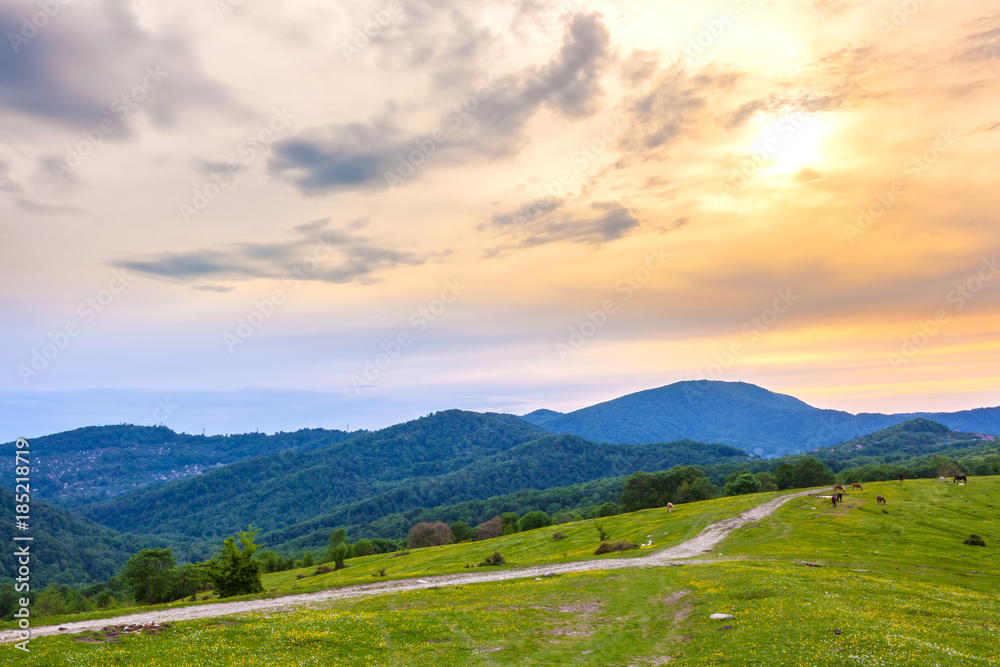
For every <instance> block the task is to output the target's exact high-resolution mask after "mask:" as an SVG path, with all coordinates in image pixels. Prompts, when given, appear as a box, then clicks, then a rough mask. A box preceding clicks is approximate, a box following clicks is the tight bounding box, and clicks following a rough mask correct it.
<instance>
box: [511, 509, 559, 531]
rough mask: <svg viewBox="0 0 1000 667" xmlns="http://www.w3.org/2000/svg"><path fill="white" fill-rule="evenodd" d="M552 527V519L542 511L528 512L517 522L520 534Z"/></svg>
mask: <svg viewBox="0 0 1000 667" xmlns="http://www.w3.org/2000/svg"><path fill="white" fill-rule="evenodd" d="M551 525H552V519H550V518H549V515H548V514H546V513H545V512H543V511H541V510H536V511H534V512H528V513H527V514H525V515H524V516H522V517H521V519H520V520H519V521H518V522H517V529H518V531H520V532H524V531H526V530H534V529H535V528H546V527H547V526H551Z"/></svg>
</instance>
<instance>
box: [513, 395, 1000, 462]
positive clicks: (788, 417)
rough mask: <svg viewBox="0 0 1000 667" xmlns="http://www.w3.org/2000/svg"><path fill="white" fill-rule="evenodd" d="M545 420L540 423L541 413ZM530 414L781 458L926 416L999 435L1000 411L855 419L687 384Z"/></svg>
mask: <svg viewBox="0 0 1000 667" xmlns="http://www.w3.org/2000/svg"><path fill="white" fill-rule="evenodd" d="M540 412H541V413H542V414H543V415H544V416H543V417H542V418H541V419H539V418H538V415H539V413H540ZM549 417H550V415H548V414H547V413H545V412H544V411H536V412H534V413H531V415H525V418H526V419H529V420H530V421H533V422H535V423H539V424H541V425H542V427H543V428H545V429H548V430H549V431H551V432H553V433H572V434H574V435H578V436H580V437H582V438H587V439H590V440H597V441H600V442H617V443H639V442H665V441H669V440H676V439H678V438H692V439H694V440H700V441H704V442H719V443H724V444H729V445H734V446H737V447H742V448H744V449H746V450H748V451H751V452H753V453H755V454H760V455H762V456H779V455H783V454H793V453H796V452H803V451H808V450H811V449H816V448H821V447H830V446H832V445H836V444H837V443H840V442H843V441H845V440H849V439H851V438H855V437H858V436H862V435H865V434H868V433H872V432H874V431H878V430H879V429H883V428H887V427H889V426H892V425H894V424H899V423H901V422H904V421H907V420H910V419H913V418H915V417H925V418H927V419H933V420H935V421H938V422H941V423H942V424H945V425H946V426H948V427H949V428H954V429H958V430H962V431H981V432H984V433H990V434H996V433H1000V408H983V409H978V410H968V411H965V412H956V413H912V414H896V415H884V414H870V413H863V414H858V415H853V414H851V413H849V412H841V411H838V410H821V409H819V408H814V407H812V406H811V405H808V404H807V403H804V402H802V401H800V400H799V399H797V398H794V397H792V396H787V395H784V394H777V393H774V392H772V391H768V390H767V389H764V388H763V387H758V386H756V385H753V384H748V383H745V382H714V381H708V380H699V381H685V382H677V383H675V384H671V385H667V386H665V387H660V388H658V389H650V390H647V391H640V392H637V393H634V394H629V395H627V396H622V397H621V398H616V399H614V400H612V401H607V402H605V403H599V404H597V405H593V406H590V407H586V408H582V409H580V410H576V411H575V412H570V413H567V414H564V415H560V416H554V417H551V418H549Z"/></svg>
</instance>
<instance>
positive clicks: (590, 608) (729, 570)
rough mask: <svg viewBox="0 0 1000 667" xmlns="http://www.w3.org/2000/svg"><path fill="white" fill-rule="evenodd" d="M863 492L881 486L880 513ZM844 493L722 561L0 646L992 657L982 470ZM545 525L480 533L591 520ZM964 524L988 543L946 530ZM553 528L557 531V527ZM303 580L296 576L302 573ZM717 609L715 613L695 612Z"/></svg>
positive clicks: (454, 566) (159, 657)
mask: <svg viewBox="0 0 1000 667" xmlns="http://www.w3.org/2000/svg"><path fill="white" fill-rule="evenodd" d="M876 494H882V495H884V496H885V497H886V499H887V500H888V504H887V505H886V506H885V507H884V509H885V510H886V511H885V512H883V511H882V510H883V508H882V507H879V506H876V504H875V495H876ZM773 495H774V494H760V495H758V496H743V497H739V498H729V499H720V500H717V501H710V502H708V503H699V504H693V505H687V506H683V507H678V508H677V510H675V512H674V514H673V517H666V516H661V515H665V513H663V512H660V511H657V510H653V511H646V512H641V513H635V514H632V515H625V516H622V517H616V518H615V519H609V520H608V521H607V525H606V529H607V530H608V532H609V533H610V534H611V537H612V538H614V539H637V538H638V537H640V534H641V536H642V537H644V536H645V535H647V534H653V535H654V536H655V535H656V533H655V532H653V529H652V528H651V527H652V526H660V527H662V528H663V530H660V531H659V532H660V533H661V535H660V537H661V538H663V540H664V541H663V542H657V541H654V547H655V546H667V545H668V543H676V542H677V541H680V540H682V539H683V538H684V536H685V535H687V534H689V533H690V532H692V531H696V530H697V527H698V526H700V525H704V522H705V521H706V520H707V518H706V517H707V516H708V514H709V513H711V512H715V513H716V514H717V516H716V520H717V519H718V518H722V516H723V515H726V514H729V515H731V514H735V513H736V512H738V511H739V508H744V507H749V506H753V505H757V504H760V503H761V502H764V501H765V500H766V499H768V498H769V497H772V496H773ZM846 500H847V502H846V503H844V505H842V506H841V507H838V508H837V509H836V510H834V509H832V508H831V507H830V505H829V501H819V500H814V499H813V498H811V497H806V498H802V499H795V500H792V501H791V502H789V503H788V504H786V505H784V506H783V507H781V508H780V509H779V510H778V511H776V512H775V513H774V514H773V515H772V516H771V517H768V518H767V519H765V520H763V521H761V522H759V523H757V524H752V525H749V526H747V527H745V528H743V529H741V530H738V531H736V532H734V533H733V534H732V535H730V537H729V538H728V539H727V540H725V541H724V542H722V543H721V544H720V545H719V548H718V549H717V551H719V552H721V553H722V554H723V557H726V558H730V559H731V560H728V561H725V562H719V563H714V564H705V565H690V566H684V567H668V568H653V569H644V568H636V569H625V570H614V571H607V572H592V573H579V574H567V575H559V576H556V577H553V578H551V579H543V580H541V581H536V580H534V579H527V580H515V581H507V582H498V583H486V584H474V585H468V586H461V587H455V588H440V589H430V590H422V591H413V592H406V593H398V594H392V595H383V596H378V597H371V598H364V599H353V600H348V601H339V602H331V603H324V604H323V605H321V606H317V607H314V608H308V609H301V610H295V611H281V612H268V613H267V614H247V615H243V616H237V617H231V618H225V619H207V620H201V621H191V622H182V623H178V624H176V625H175V626H174V627H172V628H169V629H167V630H166V631H164V632H163V633H161V634H160V635H158V636H155V637H126V638H124V639H122V640H121V641H120V642H118V643H99V644H85V643H76V642H73V641H72V638H71V637H51V638H48V637H46V638H39V639H36V640H33V641H32V644H31V647H32V653H31V655H30V656H29V657H27V659H26V657H25V655H24V654H23V653H21V652H18V651H15V650H14V649H13V647H12V646H10V645H7V646H3V647H2V648H0V664H35V665H45V666H49V665H51V666H52V667H61V666H64V665H65V666H67V667H68V666H70V665H72V666H74V667H75V666H79V665H108V666H111V665H114V666H116V667H117V666H119V665H143V666H144V667H145V666H148V667H158V666H160V665H163V666H167V665H171V666H172V665H181V664H183V665H198V666H202V665H204V666H208V665H430V664H434V665H562V664H565V665H612V664H613V665H640V666H642V665H659V664H667V663H668V659H669V664H670V665H672V666H673V665H685V666H692V667H693V666H702V665H733V666H736V665H739V666H744V665H761V666H764V665H768V666H770V665H778V666H786V665H787V666H788V667H792V666H806V665H813V666H816V667H824V666H828V665H829V666H840V665H844V666H847V665H850V666H866V667H867V666H872V667H875V666H878V667H893V666H896V665H919V666H921V667H926V666H929V665H1000V642H997V641H996V636H997V631H998V629H1000V622H998V620H997V619H998V618H1000V598H998V597H997V596H996V595H995V591H996V588H997V585H998V584H1000V550H998V549H1000V521H998V520H997V518H996V517H997V507H998V506H1000V478H997V477H974V478H971V481H970V484H969V485H967V486H964V487H958V486H956V485H952V484H950V483H948V484H944V483H940V482H936V481H906V482H903V483H898V482H885V483H881V484H872V485H870V486H869V485H866V487H865V491H864V492H858V493H854V494H851V495H850V496H849V497H847V498H846ZM713 503H714V504H713ZM738 503H744V504H743V505H739V504H738ZM699 505H701V506H702V508H699ZM814 508H815V509H814ZM682 510H683V511H684V512H685V513H686V514H684V515H679V513H680V512H681V511H682ZM645 526H650V528H646V527H645ZM671 528H673V530H671ZM558 529H559V530H562V532H564V533H565V534H567V535H571V537H569V538H568V539H566V540H562V541H560V542H556V543H554V544H555V545H556V546H555V550H553V545H550V544H549V543H548V542H546V541H545V540H548V541H549V542H551V534H552V532H553V529H543V530H540V531H537V535H536V534H534V533H525V534H521V535H514V536H508V537H505V538H498V539H497V540H495V541H494V542H495V543H496V545H497V546H496V547H495V548H498V549H499V550H500V551H501V553H504V554H505V555H508V552H510V554H511V555H510V556H508V559H509V560H512V561H515V562H518V563H519V564H525V565H526V564H531V563H535V562H554V561H557V560H572V559H573V558H574V555H576V556H577V557H579V556H580V555H582V552H584V551H586V550H587V549H592V547H593V546H596V531H594V529H593V527H592V525H591V524H589V523H584V524H578V525H576V526H570V527H569V530H567V526H561V527H558ZM571 530H572V531H580V532H579V533H575V532H574V533H572V534H571V532H570V531H571ZM616 530H617V531H620V533H616V532H615V531H616ZM586 531H591V532H593V533H594V535H593V536H592V537H587V533H586ZM664 532H666V533H668V535H662V533H664ZM970 533H978V534H979V535H981V536H982V537H983V538H984V539H985V541H986V544H987V546H986V547H985V548H984V547H975V546H967V545H963V544H962V540H963V539H964V538H965V537H967V536H968V535H969V534H970ZM571 540H578V541H579V544H577V543H571ZM588 541H589V542H588ZM569 544H572V550H570V549H567V548H565V547H560V546H558V545H567V546H569ZM504 545H505V546H504ZM493 548H494V547H493V545H490V544H489V543H474V544H471V545H454V546H451V547H445V548H437V549H427V550H419V551H413V552H412V553H411V555H410V556H406V557H402V558H395V559H388V561H387V562H389V563H391V562H393V561H404V560H407V559H413V560H412V561H410V563H411V564H408V565H405V566H404V565H402V564H400V565H399V566H398V567H399V568H400V569H399V571H398V572H395V573H394V572H393V571H392V566H391V565H383V561H381V560H379V559H380V558H381V559H385V558H387V557H385V556H381V557H371V558H370V559H357V560H356V561H354V562H353V563H354V564H353V566H352V567H351V568H348V569H347V570H345V571H343V572H340V573H336V576H335V577H332V579H331V580H330V581H329V582H328V583H326V585H342V584H346V583H350V582H351V581H356V580H357V581H360V580H366V581H368V582H371V581H372V579H371V577H370V573H371V572H370V570H371V571H373V570H374V569H377V568H380V567H388V568H389V574H396V575H397V576H400V577H403V576H420V575H424V576H426V575H430V574H437V573H443V572H452V571H458V569H461V571H463V572H465V571H466V570H465V568H464V564H465V563H466V562H478V560H480V559H481V558H482V557H483V556H485V555H487V553H491V552H492V549H493ZM564 552H565V553H566V554H567V556H566V557H563V556H562V554H563V553H564ZM631 553H633V554H635V553H639V552H631ZM642 553H648V550H643V551H642ZM514 554H517V555H514ZM415 557H416V558H415ZM362 561H363V562H364V564H363V566H362ZM805 563H809V564H811V565H812V566H808V565H806V564H805ZM437 567H440V568H441V569H440V570H439V569H435V568H437ZM352 570H353V571H354V572H352ZM282 575H286V576H285V577H283V576H282ZM324 576H332V574H331V575H324ZM319 579H321V577H315V578H312V577H311V578H309V579H305V580H302V581H300V582H298V583H299V585H300V586H301V584H302V582H310V588H313V586H314V582H313V580H319ZM294 582H295V578H294V574H290V573H282V574H281V575H275V576H272V577H269V578H268V585H269V587H271V588H273V589H275V590H285V589H286V588H287V587H290V586H294ZM318 583H320V584H321V583H323V582H318ZM716 612H721V613H728V614H732V615H733V618H732V619H731V620H725V621H712V620H710V619H709V618H708V617H709V615H710V614H712V613H716Z"/></svg>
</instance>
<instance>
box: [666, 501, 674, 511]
mask: <svg viewBox="0 0 1000 667" xmlns="http://www.w3.org/2000/svg"><path fill="white" fill-rule="evenodd" d="M673 511H674V504H673V503H667V514H670V513H671V512H673Z"/></svg>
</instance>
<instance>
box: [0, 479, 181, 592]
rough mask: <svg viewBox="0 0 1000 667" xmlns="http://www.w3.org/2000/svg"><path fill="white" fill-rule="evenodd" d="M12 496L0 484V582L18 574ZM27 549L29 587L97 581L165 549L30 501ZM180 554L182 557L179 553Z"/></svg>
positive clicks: (151, 540) (149, 539) (155, 540)
mask: <svg viewBox="0 0 1000 667" xmlns="http://www.w3.org/2000/svg"><path fill="white" fill-rule="evenodd" d="M14 508H15V503H14V492H13V491H11V490H10V489H8V488H6V487H3V486H0V541H2V542H3V544H5V545H7V548H5V549H3V550H2V551H0V582H3V581H8V582H9V581H12V580H13V577H15V576H17V575H16V572H17V563H16V562H15V558H14V548H15V545H16V546H20V545H21V544H23V543H15V542H14V541H13V537H14V528H15V526H14V518H15V513H14ZM18 534H19V535H26V536H30V537H32V538H34V539H33V540H32V541H31V542H30V543H29V544H30V550H31V555H32V559H31V582H30V583H31V588H32V590H39V589H40V588H42V587H44V586H48V585H50V584H72V585H76V584H88V583H99V582H102V581H105V580H107V579H108V578H109V577H113V576H114V575H116V574H118V571H119V570H120V569H121V567H122V566H123V565H124V564H125V563H126V561H128V559H129V557H130V556H131V555H132V554H134V553H135V552H137V551H139V550H140V549H144V548H147V547H153V546H166V544H164V543H163V541H162V540H160V539H158V538H156V537H151V536H140V537H136V536H134V535H123V534H121V533H118V532H115V531H114V530H111V529H110V528H107V527H105V526H100V525H98V524H96V523H93V522H92V521H89V520H87V519H84V518H83V517H79V516H76V515H74V514H72V513H71V512H69V511H68V510H65V509H63V508H61V507H54V506H52V505H48V504H46V503H43V502H41V501H39V500H35V499H32V502H31V513H30V519H29V522H28V530H27V531H25V532H23V533H22V532H18ZM179 555H183V554H179Z"/></svg>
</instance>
